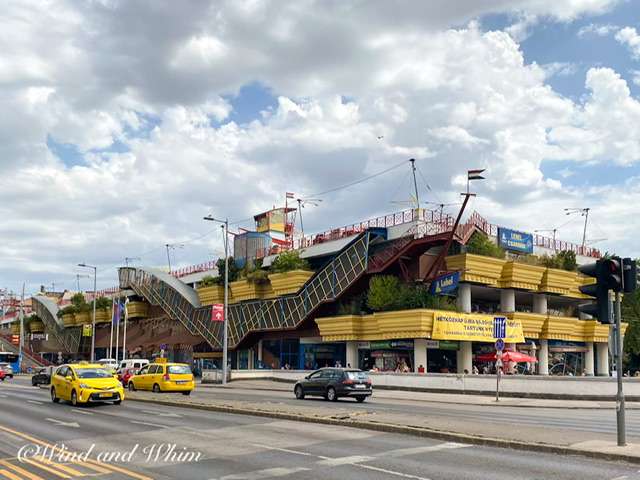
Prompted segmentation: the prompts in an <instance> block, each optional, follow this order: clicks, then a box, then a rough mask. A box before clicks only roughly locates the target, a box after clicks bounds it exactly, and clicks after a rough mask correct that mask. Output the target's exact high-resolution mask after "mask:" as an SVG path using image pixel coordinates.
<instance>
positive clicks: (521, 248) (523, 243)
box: [498, 227, 533, 253]
mask: <svg viewBox="0 0 640 480" xmlns="http://www.w3.org/2000/svg"><path fill="white" fill-rule="evenodd" d="M498 245H500V246H501V247H502V248H504V249H506V250H511V251H514V252H520V253H533V235H531V234H530V233H524V232H518V231H516V230H509V229H508V228H502V227H499V228H498Z"/></svg>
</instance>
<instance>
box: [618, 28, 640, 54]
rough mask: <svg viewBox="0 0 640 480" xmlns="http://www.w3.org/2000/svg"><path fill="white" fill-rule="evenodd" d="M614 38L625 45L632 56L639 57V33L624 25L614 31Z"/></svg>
mask: <svg viewBox="0 0 640 480" xmlns="http://www.w3.org/2000/svg"><path fill="white" fill-rule="evenodd" d="M615 38H616V40H617V41H618V42H620V43H621V44H622V45H625V46H626V47H627V48H628V49H629V51H630V52H631V55H632V56H633V58H636V59H637V58H640V35H638V32H637V31H636V29H635V28H633V27H624V28H622V29H620V30H619V31H618V33H616V37H615Z"/></svg>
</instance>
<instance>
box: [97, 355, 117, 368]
mask: <svg viewBox="0 0 640 480" xmlns="http://www.w3.org/2000/svg"><path fill="white" fill-rule="evenodd" d="M97 363H99V364H100V365H102V366H103V367H104V368H109V369H111V370H115V369H116V368H118V361H117V360H116V359H115V358H101V359H100V360H98V362H97Z"/></svg>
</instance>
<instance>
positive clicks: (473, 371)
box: [471, 365, 480, 375]
mask: <svg viewBox="0 0 640 480" xmlns="http://www.w3.org/2000/svg"><path fill="white" fill-rule="evenodd" d="M471 372H472V373H473V374H474V375H478V374H479V373H480V371H479V370H478V366H477V365H474V366H473V368H472V369H471Z"/></svg>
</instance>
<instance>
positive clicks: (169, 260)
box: [165, 243, 171, 275]
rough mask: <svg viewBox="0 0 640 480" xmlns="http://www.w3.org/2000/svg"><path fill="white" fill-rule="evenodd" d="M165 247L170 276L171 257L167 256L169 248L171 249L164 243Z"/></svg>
mask: <svg viewBox="0 0 640 480" xmlns="http://www.w3.org/2000/svg"><path fill="white" fill-rule="evenodd" d="M165 247H167V262H168V263H169V275H171V256H170V255H169V248H171V245H169V244H168V243H166V244H165Z"/></svg>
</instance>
